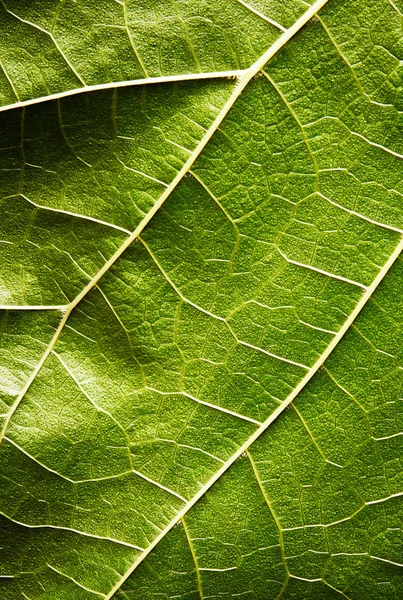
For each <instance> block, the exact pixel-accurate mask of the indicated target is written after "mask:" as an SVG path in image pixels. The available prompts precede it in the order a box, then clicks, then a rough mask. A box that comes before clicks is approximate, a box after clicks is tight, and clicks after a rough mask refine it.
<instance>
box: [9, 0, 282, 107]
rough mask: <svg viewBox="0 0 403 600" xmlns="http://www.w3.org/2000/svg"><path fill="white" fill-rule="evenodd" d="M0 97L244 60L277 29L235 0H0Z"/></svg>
mask: <svg viewBox="0 0 403 600" xmlns="http://www.w3.org/2000/svg"><path fill="white" fill-rule="evenodd" d="M0 22H1V28H2V35H1V37H0V57H1V58H0V104H1V105H7V104H12V103H14V102H16V101H24V100H30V99H35V98H41V97H44V96H48V95H50V94H56V93H62V92H65V91H68V90H72V89H76V88H80V87H83V86H92V85H100V84H103V83H108V82H123V81H126V80H136V79H144V78H147V77H166V76H172V75H181V74H184V73H185V74H187V73H189V74H191V73H203V72H207V73H209V72H215V71H228V70H233V69H245V68H247V67H249V66H250V65H251V64H252V63H253V62H254V61H255V60H256V59H257V58H258V57H259V56H260V55H261V54H262V53H263V52H264V50H265V49H266V48H267V47H268V46H270V45H271V44H272V43H273V42H274V40H275V39H276V38H277V37H278V36H279V35H280V34H281V29H279V28H278V27H276V26H275V25H272V24H271V23H269V22H267V21H264V20H262V19H261V18H260V17H259V16H258V15H256V14H255V13H253V12H252V11H251V10H250V9H248V7H246V6H243V5H242V4H241V3H239V2H238V0H215V2H209V1H208V0H202V1H200V0H191V1H188V0H187V1H184V0H179V1H178V0H163V1H161V0H147V1H146V2H142V3H139V2H137V0H125V1H123V0H100V1H99V2H93V1H92V0H78V1H77V0H63V1H62V2H60V1H59V0H33V1H30V2H26V1H25V0H2V2H1V3H0Z"/></svg>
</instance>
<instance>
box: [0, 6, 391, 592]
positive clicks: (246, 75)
mask: <svg viewBox="0 0 403 600" xmlns="http://www.w3.org/2000/svg"><path fill="white" fill-rule="evenodd" d="M326 3H327V0H317V1H316V2H315V3H314V4H313V5H312V6H311V7H310V8H309V9H308V10H307V11H306V12H305V13H304V14H303V15H302V16H301V17H300V18H299V19H298V20H297V21H296V22H295V23H294V25H293V26H292V27H291V28H289V29H288V30H286V31H285V32H284V34H283V35H281V36H280V37H279V38H278V39H277V40H276V42H275V43H274V44H273V45H272V46H271V47H270V48H269V49H268V50H267V51H266V52H265V53H264V54H262V56H261V57H260V58H259V59H258V60H257V61H256V62H255V63H254V64H253V65H252V66H251V67H249V68H248V69H244V70H237V71H222V72H217V73H198V74H190V75H181V76H173V77H156V78H147V79H139V80H135V81H124V82H117V83H108V84H101V85H96V86H89V87H83V88H78V89H76V90H69V91H67V92H63V93H60V94H54V95H52V96H47V97H44V98H35V99H32V100H28V101H25V102H18V103H15V104H10V105H6V106H3V107H0V112H2V111H5V110H10V109H12V108H21V107H23V106H29V105H32V104H37V103H40V102H42V101H45V100H51V99H60V98H63V97H66V96H71V95H75V94H78V93H84V92H90V91H96V90H101V89H109V88H117V87H128V86H134V85H144V84H151V83H168V82H174V81H187V80H191V79H212V78H236V79H237V83H236V85H235V87H234V89H233V91H232V93H231V95H230V97H229V99H228V100H227V102H226V103H225V105H224V106H223V108H222V109H221V111H220V112H219V114H218V115H217V117H216V119H215V120H214V122H213V123H212V125H211V126H210V128H209V129H208V130H207V132H206V134H205V135H204V137H203V139H202V140H201V141H200V143H199V144H198V146H197V147H196V149H195V150H194V151H193V153H192V154H191V155H190V156H189V158H188V160H187V161H186V163H185V164H184V165H183V167H182V169H181V170H180V171H179V172H178V173H177V175H176V177H175V178H174V179H173V181H172V182H171V184H170V185H169V186H168V187H167V188H166V190H164V192H163V193H162V195H161V196H160V198H159V199H158V201H157V202H156V203H155V205H154V206H153V207H152V209H151V210H150V211H149V213H148V214H147V215H146V216H145V217H144V219H143V220H142V221H141V222H140V224H139V225H138V226H137V228H136V229H135V230H134V231H133V232H132V233H131V234H130V235H129V236H128V237H127V238H126V240H125V241H124V242H123V244H122V245H121V246H120V247H119V249H118V250H117V251H116V252H115V254H114V255H113V256H112V257H111V258H110V259H109V260H108V261H107V262H106V263H105V264H104V266H103V267H102V268H101V269H100V270H99V271H98V273H97V274H96V275H95V277H94V278H93V279H92V280H91V281H90V282H89V283H88V284H87V285H86V286H85V287H84V288H83V290H82V291H81V292H80V294H79V295H78V296H77V297H76V298H75V299H74V300H73V301H72V302H71V303H70V304H69V305H67V306H66V307H62V308H61V312H62V314H63V316H62V318H61V321H60V323H59V326H58V328H57V330H56V332H55V334H54V336H53V338H52V340H51V342H50V344H49V346H48V347H47V349H46V351H45V352H44V354H43V356H42V358H41V359H40V361H39V362H38V364H37V366H36V368H35V369H34V371H33V373H32V374H31V376H30V378H29V379H28V381H27V382H26V384H25V386H24V388H23V390H22V391H21V393H20V395H19V396H18V398H17V399H16V401H15V402H14V404H13V405H12V407H11V409H10V411H9V413H8V415H7V417H6V419H5V422H4V426H3V429H2V431H1V433H0V443H1V442H2V440H3V438H4V435H5V432H6V430H7V427H8V424H9V422H10V420H11V418H12V416H13V414H14V412H15V411H16V409H17V407H18V406H19V404H20V402H21V401H22V399H23V397H24V396H25V394H26V392H27V391H28V389H29V387H30V386H31V384H32V382H33V381H34V380H35V378H36V376H37V374H38V373H39V371H40V370H41V368H42V366H43V364H44V362H45V361H46V359H47V358H48V356H49V354H50V353H51V352H52V351H53V349H54V347H55V345H56V343H57V341H58V339H59V336H60V334H61V332H62V330H63V329H64V326H65V324H66V322H67V320H68V318H69V316H70V314H71V313H72V311H73V310H74V308H75V307H76V306H77V305H78V304H79V303H80V302H81V300H83V298H84V297H85V296H86V295H87V294H88V292H89V291H90V290H91V289H92V288H93V287H94V286H96V285H97V283H98V282H99V280H100V279H101V278H102V277H103V275H104V274H106V273H107V272H108V271H109V269H110V268H111V267H112V265H113V264H114V263H115V262H116V261H117V260H118V259H119V258H120V256H121V255H122V254H123V253H124V251H125V250H126V249H127V248H128V247H129V246H130V245H131V244H132V242H133V241H134V240H135V239H136V238H138V237H139V236H140V234H141V233H142V231H143V230H144V228H145V227H146V226H147V225H148V223H149V222H150V221H151V219H152V218H153V216H154V215H155V214H156V213H157V212H158V210H159V209H160V208H161V206H162V205H163V203H164V202H165V200H166V199H167V198H168V197H169V196H170V195H171V193H172V191H173V190H174V189H175V188H176V186H177V185H178V184H179V183H180V182H181V181H182V179H183V177H184V176H185V174H186V173H188V172H189V170H190V169H191V167H192V166H193V164H194V162H195V161H196V159H197V158H198V156H199V155H200V154H201V152H202V151H203V149H204V148H205V146H206V144H207V143H208V142H209V141H210V139H211V138H212V136H213V135H214V133H215V132H216V131H217V129H218V128H219V126H220V125H221V123H222V121H223V120H224V118H225V117H226V115H227V114H228V112H229V111H230V109H231V108H232V106H233V105H234V103H235V102H236V100H237V99H238V98H239V96H240V95H241V94H242V92H243V90H244V89H245V87H246V86H247V85H248V83H249V82H250V81H251V79H252V78H253V77H254V76H255V75H256V74H257V73H259V72H260V71H261V70H262V68H263V67H264V65H265V64H266V63H267V62H268V61H269V60H270V59H271V58H272V57H273V56H274V55H275V54H276V53H277V52H278V51H279V50H280V49H281V48H282V47H283V46H284V45H285V44H286V43H287V42H288V41H289V40H290V39H291V38H292V37H293V36H294V35H295V34H296V33H297V32H298V31H299V30H300V29H301V28H302V27H303V26H304V25H305V24H306V23H307V22H308V21H309V20H310V19H311V18H312V17H313V16H314V15H315V14H316V13H317V12H318V11H319V10H320V9H321V8H322V7H323V6H324V5H325V4H326ZM402 251H403V237H402V238H401V240H400V242H399V243H398V245H397V246H396V248H395V250H394V252H393V253H392V255H391V256H390V258H389V259H388V261H387V262H386V263H385V264H384V266H383V267H382V269H381V270H380V271H379V273H378V275H377V276H376V278H375V279H374V280H373V282H372V284H371V285H370V286H369V287H368V288H367V289H366V290H365V292H364V293H363V295H362V296H361V299H360V300H359V302H358V303H357V305H356V307H355V309H354V310H353V311H352V312H351V314H350V315H349V317H348V318H347V319H346V321H345V322H344V324H343V326H342V327H341V329H340V330H339V331H338V332H337V334H336V335H335V336H334V338H333V339H332V341H331V343H330V344H329V345H328V347H327V348H326V350H325V351H324V352H323V354H322V355H321V356H320V358H319V359H318V360H317V361H316V363H315V364H314V365H313V366H312V367H311V368H310V369H309V370H308V372H307V373H306V375H305V376H304V377H303V379H302V380H301V381H300V383H299V384H298V385H297V386H296V387H295V388H294V390H293V391H292V392H291V393H290V394H289V396H288V397H287V398H286V399H285V400H284V401H283V402H282V403H281V404H280V405H279V406H278V407H277V409H276V410H275V411H274V412H273V413H272V414H271V415H270V416H269V418H268V419H267V420H266V421H265V422H264V423H262V424H261V425H260V426H259V427H258V428H257V429H256V430H255V432H254V433H253V434H252V436H250V438H249V439H248V440H247V441H246V442H244V444H243V445H242V446H241V447H240V448H238V450H237V451H236V452H235V453H234V454H233V455H232V456H231V457H230V458H229V459H228V460H227V461H226V462H225V463H224V464H223V465H222V467H221V468H220V469H219V470H218V471H216V473H215V474H214V475H213V476H212V477H211V479H210V480H209V481H208V482H207V483H206V484H205V485H204V486H203V487H202V488H201V489H200V490H199V491H198V492H197V494H195V495H194V496H193V498H192V499H191V500H190V501H189V502H187V503H186V504H185V506H184V507H183V508H182V510H181V511H179V512H178V513H177V515H176V516H175V518H174V519H172V521H171V522H170V523H169V524H168V525H167V527H166V528H165V529H163V530H162V531H161V532H160V534H159V535H158V536H157V537H156V538H155V539H154V540H153V542H152V543H151V544H150V545H149V546H148V547H147V548H146V549H145V550H144V551H143V552H142V554H141V555H140V556H139V557H138V559H137V560H136V561H135V562H134V563H133V564H132V566H131V567H130V568H129V569H128V570H127V572H126V573H125V574H124V575H123V576H122V577H121V579H120V580H119V581H118V582H117V583H116V585H115V586H114V587H113V588H112V589H111V591H110V592H109V593H108V594H107V595H106V596H105V597H104V598H105V600H110V599H111V598H112V597H113V596H114V594H115V593H116V592H117V591H118V590H119V589H120V587H121V586H122V584H123V583H124V582H125V581H126V580H127V578H128V577H129V576H130V575H131V574H132V573H133V571H134V570H135V569H136V568H137V566H138V565H139V564H140V563H141V562H142V561H143V560H144V559H145V558H146V556H147V555H148V554H149V553H150V552H151V551H152V550H153V549H154V548H155V547H156V546H157V545H158V544H159V542H160V541H161V540H162V539H163V538H164V537H165V535H166V534H167V533H168V532H169V531H170V530H171V529H172V528H173V527H174V526H175V525H176V524H177V523H179V522H180V521H181V520H182V519H183V517H184V516H185V515H186V513H187V512H188V511H189V509H190V508H191V507H192V506H194V505H195V504H196V503H197V502H198V501H199V500H200V499H201V498H202V497H203V496H204V494H205V493H206V492H207V491H208V490H209V489H210V488H211V486H212V485H213V484H214V483H215V482H216V481H218V480H219V479H220V478H221V476H222V475H223V474H224V473H225V472H226V471H227V470H228V469H229V467H230V466H231V465H232V464H233V463H234V462H235V461H236V460H238V458H239V457H240V456H241V455H242V454H244V453H245V452H247V450H248V449H249V447H250V446H251V445H252V444H253V443H254V442H255V441H256V439H257V438H258V437H259V436H260V435H261V434H262V433H263V432H264V431H265V430H266V429H267V428H268V427H269V426H270V424H271V423H273V422H274V421H275V420H276V419H277V417H278V416H279V415H280V414H281V413H282V412H283V411H284V410H285V409H286V408H287V406H289V404H290V403H291V402H292V401H293V400H294V399H295V397H296V396H297V395H298V394H299V393H300V392H301V391H302V390H303V389H304V387H305V386H306V385H307V383H308V382H309V381H310V379H311V378H312V377H313V376H314V374H315V373H316V372H317V371H318V369H319V368H320V367H321V366H322V365H323V363H324V362H325V360H326V359H327V358H328V356H329V355H330V354H331V353H332V352H333V350H334V348H335V347H336V346H337V344H338V343H339V341H340V340H341V339H342V337H343V336H344V334H345V333H346V332H347V331H348V329H349V328H350V326H351V324H352V323H353V321H354V320H355V319H356V317H357V316H358V314H359V313H360V312H361V310H362V308H363V307H364V306H365V304H366V303H367V301H368V300H369V299H370V297H371V296H372V294H373V292H374V291H375V289H376V288H377V287H378V285H379V284H380V282H381V281H382V280H383V278H384V277H385V275H386V274H387V273H388V271H389V270H390V268H391V267H392V265H393V264H394V262H395V261H396V260H397V258H398V256H399V255H400V253H401V252H402ZM49 308H50V307H49ZM52 308H55V309H56V308H59V309H60V307H52Z"/></svg>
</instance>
